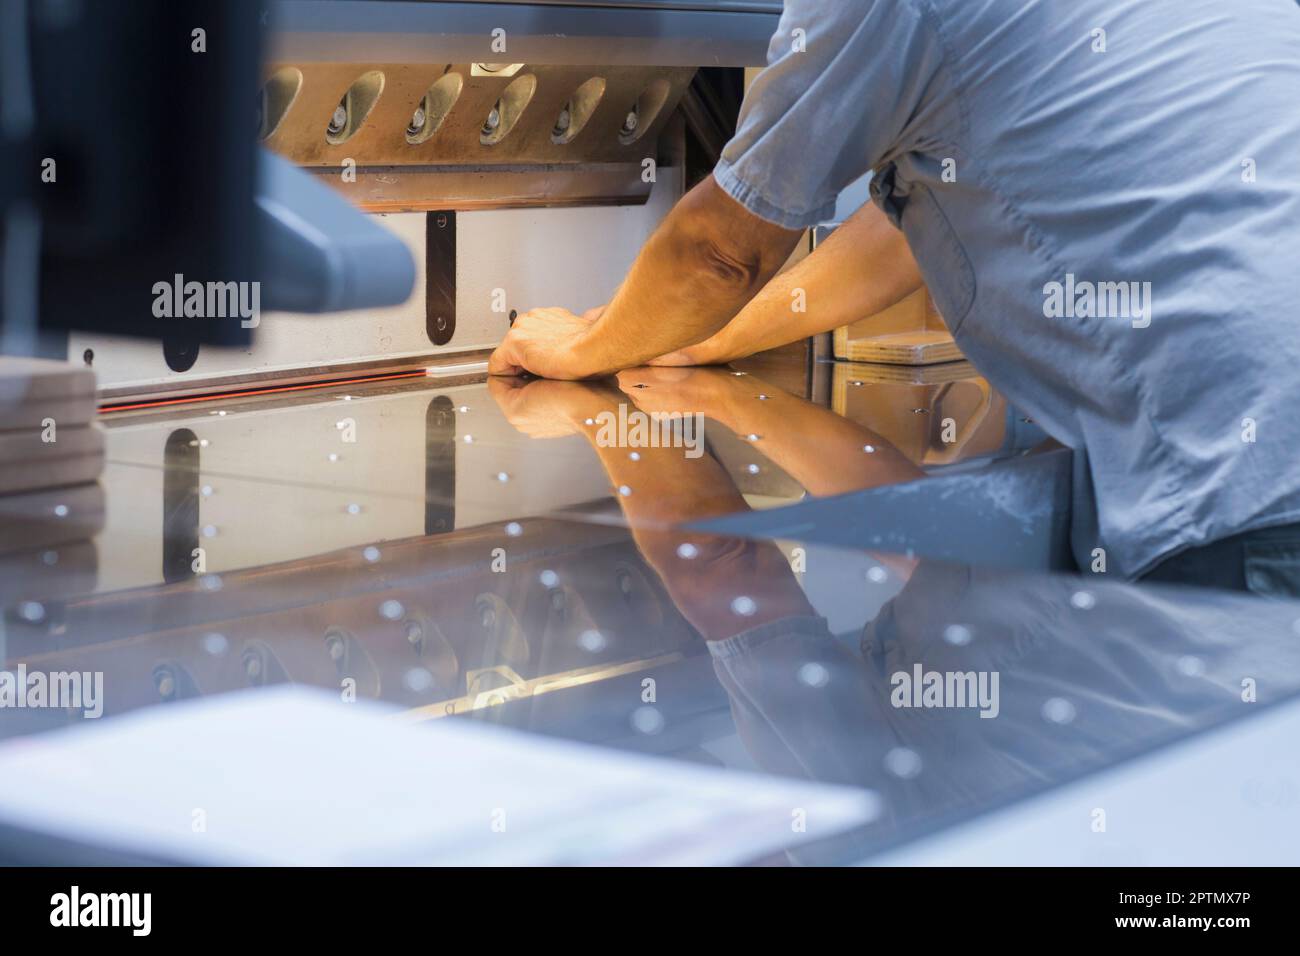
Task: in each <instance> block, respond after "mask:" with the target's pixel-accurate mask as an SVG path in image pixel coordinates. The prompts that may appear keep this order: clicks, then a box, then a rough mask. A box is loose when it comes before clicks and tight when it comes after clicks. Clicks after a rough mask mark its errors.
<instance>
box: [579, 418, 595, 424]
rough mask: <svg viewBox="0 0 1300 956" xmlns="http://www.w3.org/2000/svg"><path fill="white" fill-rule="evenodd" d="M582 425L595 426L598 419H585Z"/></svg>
mask: <svg viewBox="0 0 1300 956" xmlns="http://www.w3.org/2000/svg"><path fill="white" fill-rule="evenodd" d="M582 424H584V425H594V424H596V419H594V418H584V419H583V420H582Z"/></svg>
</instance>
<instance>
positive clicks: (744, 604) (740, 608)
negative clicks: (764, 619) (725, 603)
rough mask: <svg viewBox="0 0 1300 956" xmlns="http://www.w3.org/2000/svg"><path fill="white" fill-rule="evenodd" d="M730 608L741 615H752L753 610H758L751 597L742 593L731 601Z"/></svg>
mask: <svg viewBox="0 0 1300 956" xmlns="http://www.w3.org/2000/svg"><path fill="white" fill-rule="evenodd" d="M731 610H732V611H734V612H735V613H737V614H739V615H740V616H741V617H753V616H754V612H755V611H757V610H758V605H757V604H755V603H754V599H753V598H752V597H748V596H747V595H744V594H742V595H740V597H738V598H736V599H735V600H734V601H732V602H731Z"/></svg>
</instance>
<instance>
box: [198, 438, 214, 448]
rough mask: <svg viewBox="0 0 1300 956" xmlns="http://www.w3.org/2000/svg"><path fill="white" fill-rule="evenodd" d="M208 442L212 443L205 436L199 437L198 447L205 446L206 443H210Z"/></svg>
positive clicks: (206, 445)
mask: <svg viewBox="0 0 1300 956" xmlns="http://www.w3.org/2000/svg"><path fill="white" fill-rule="evenodd" d="M210 444H212V443H211V442H209V441H208V440H207V439H206V438H201V439H199V447H200V448H207V447H208V445H210Z"/></svg>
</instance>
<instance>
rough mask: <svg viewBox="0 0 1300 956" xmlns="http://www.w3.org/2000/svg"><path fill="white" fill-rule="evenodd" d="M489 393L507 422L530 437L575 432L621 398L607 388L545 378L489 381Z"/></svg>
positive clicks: (615, 404) (551, 436) (553, 436)
mask: <svg viewBox="0 0 1300 956" xmlns="http://www.w3.org/2000/svg"><path fill="white" fill-rule="evenodd" d="M488 391H489V392H490V393H491V394H492V397H493V398H494V399H495V400H496V403H497V405H498V406H500V408H501V411H502V412H503V413H504V414H505V416H506V421H508V422H510V424H511V425H513V426H514V427H515V428H517V429H518V430H519V431H521V432H523V433H524V434H525V435H527V436H528V437H529V438H559V437H561V436H562V435H571V434H573V433H575V432H577V431H578V430H579V428H580V425H581V423H582V422H583V421H584V420H585V419H587V418H590V417H592V416H593V415H595V414H596V413H597V412H599V411H602V410H605V409H609V408H611V407H617V404H618V402H619V400H620V398H621V396H618V394H617V393H616V392H614V391H613V390H612V389H611V388H609V387H608V386H601V385H590V384H587V383H584V382H557V381H548V380H546V379H522V378H489V379H488Z"/></svg>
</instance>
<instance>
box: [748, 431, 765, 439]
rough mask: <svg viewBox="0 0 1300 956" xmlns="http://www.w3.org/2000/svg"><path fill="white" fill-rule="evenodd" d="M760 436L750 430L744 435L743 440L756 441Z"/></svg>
mask: <svg viewBox="0 0 1300 956" xmlns="http://www.w3.org/2000/svg"><path fill="white" fill-rule="evenodd" d="M762 437H763V436H762V435H756V434H754V433H753V432H750V433H749V434H748V435H746V436H745V440H746V441H758V440H759V439H761V438H762Z"/></svg>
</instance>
